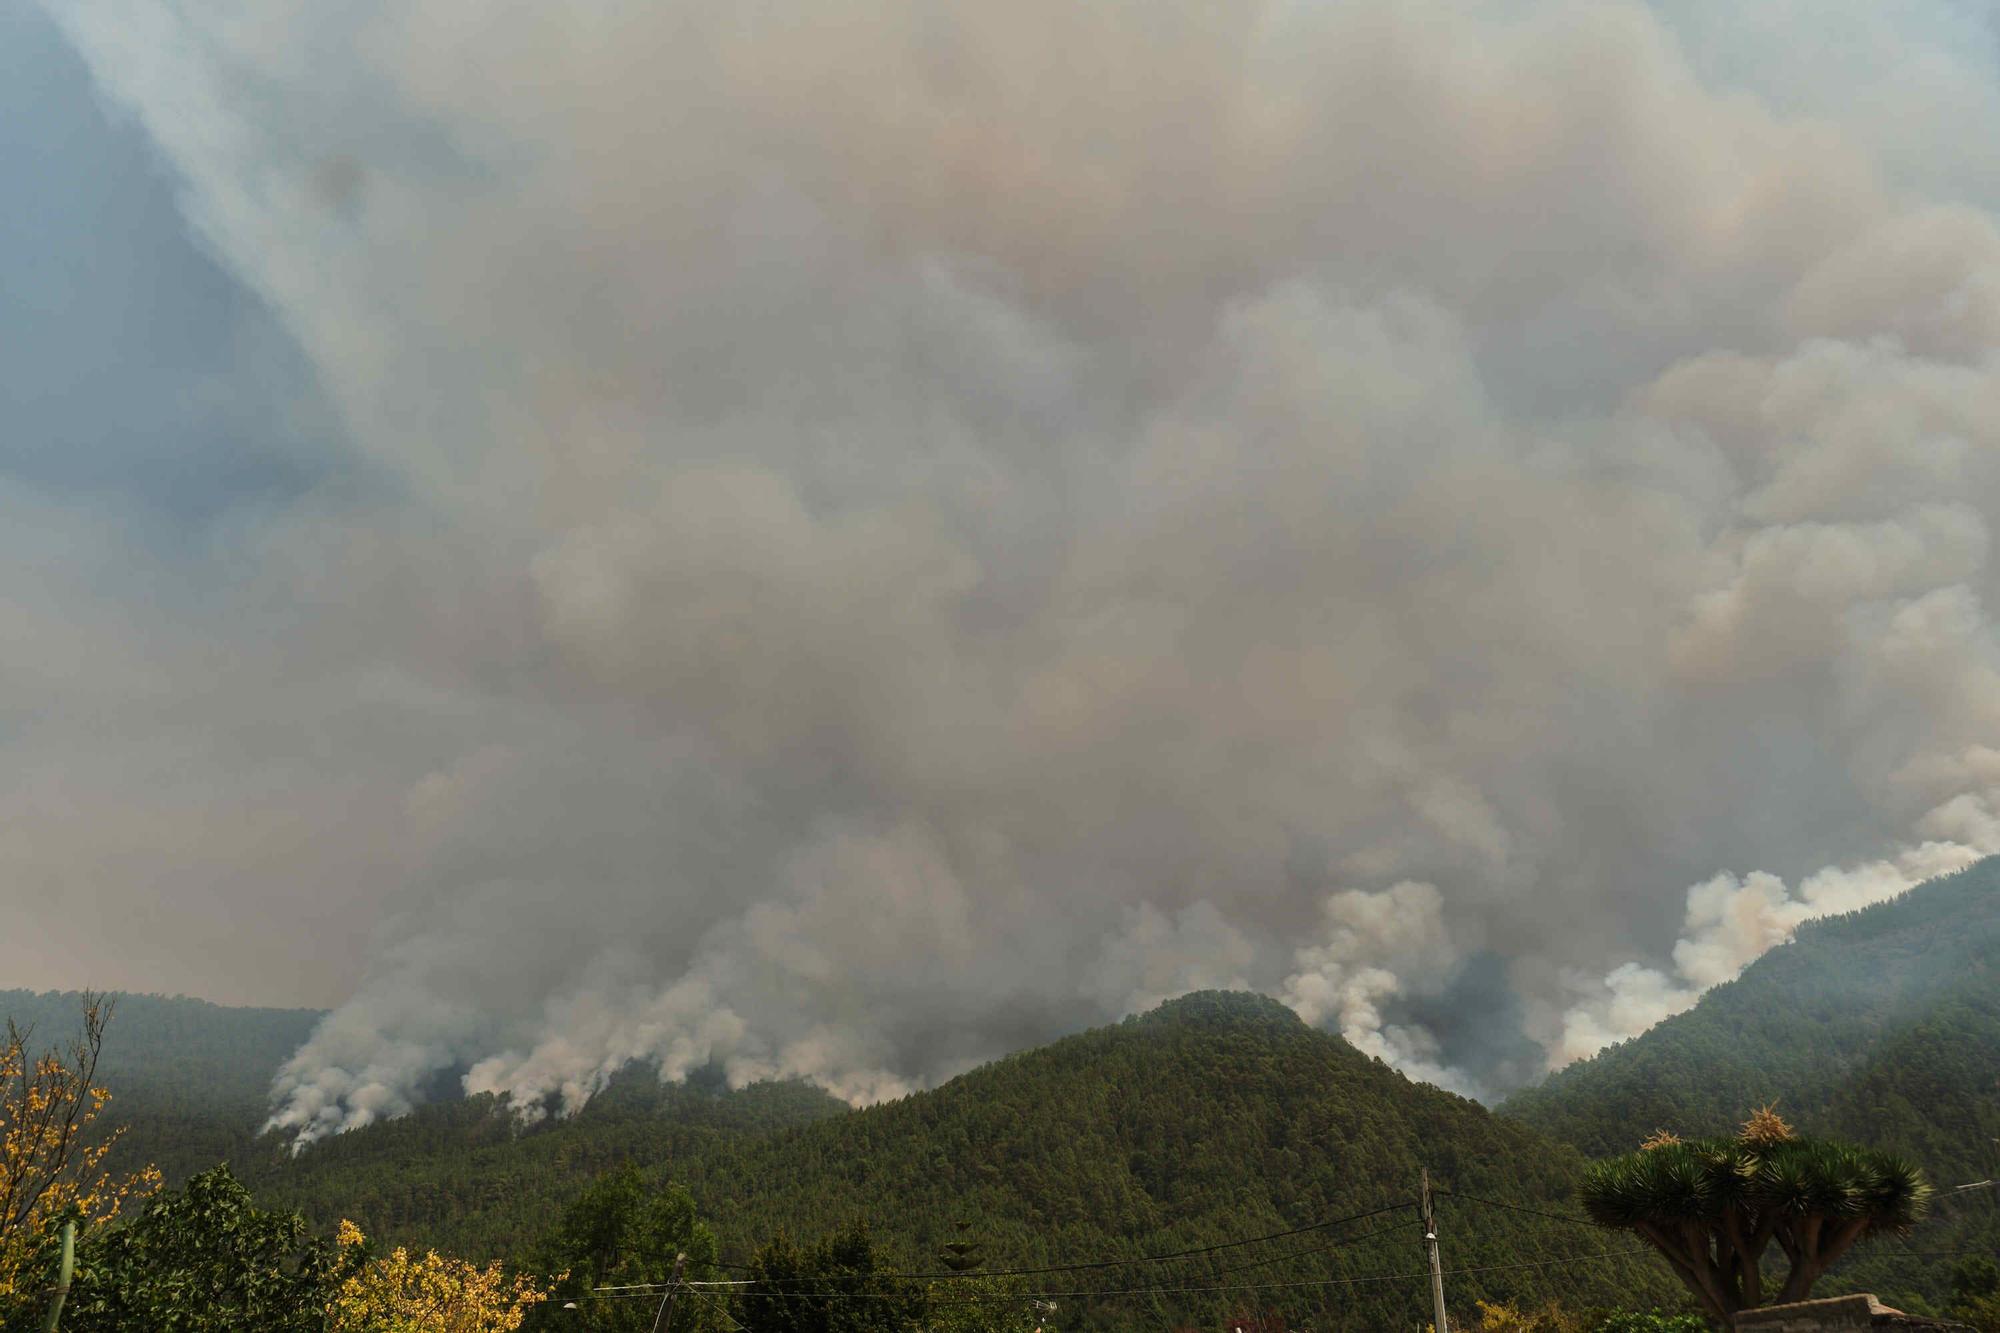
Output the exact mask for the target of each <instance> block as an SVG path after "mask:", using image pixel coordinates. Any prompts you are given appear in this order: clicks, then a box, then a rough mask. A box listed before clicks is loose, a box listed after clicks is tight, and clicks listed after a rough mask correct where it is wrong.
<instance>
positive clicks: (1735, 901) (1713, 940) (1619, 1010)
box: [1549, 842, 1995, 1068]
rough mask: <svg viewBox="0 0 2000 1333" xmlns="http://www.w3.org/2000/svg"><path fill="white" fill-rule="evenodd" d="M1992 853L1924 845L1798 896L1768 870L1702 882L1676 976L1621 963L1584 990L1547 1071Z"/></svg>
mask: <svg viewBox="0 0 2000 1333" xmlns="http://www.w3.org/2000/svg"><path fill="white" fill-rule="evenodd" d="M1994 849H1995V848H1994V845H1991V844H1989V845H1988V846H1987V847H1986V848H1985V849H1983V850H1980V849H1975V848H1972V847H1966V846H1962V845H1960V844H1957V843H1945V842H1927V843H1923V844H1922V845H1920V846H1916V847H1910V848H1905V849H1904V850H1903V851H1902V852H1901V853H1899V854H1898V855H1897V856H1896V857H1895V858H1893V859H1891V860H1882V861H1870V862H1867V863H1865V864H1863V865H1858V866H1853V867H1848V868H1839V867H1834V866H1828V867H1826V868H1825V869H1822V870H1817V871H1815V872H1813V873H1812V874H1810V875H1808V876H1806V877H1805V879H1803V880H1801V881H1800V883H1799V886H1798V890H1797V892H1796V893H1795V892H1793V891H1792V890H1790V889H1788V888H1787V887H1786V886H1785V882H1784V881H1783V880H1781V879H1779V878H1778V877H1777V876H1776V875H1771V874H1766V873H1764V872H1762V871H1755V872H1753V873H1751V874H1748V875H1745V876H1743V877H1742V878H1741V879H1738V878H1737V877H1736V876H1734V875H1731V874H1727V873H1725V874H1720V875H1717V876H1715V877H1714V878H1713V879H1710V880H1707V881H1705V882H1703V883H1700V884H1697V885H1695V886H1694V887H1693V888H1691V889H1689V890H1688V891H1687V919H1686V922H1685V925H1684V928H1683V929H1684V933H1683V934H1682V936H1681V938H1680V939H1679V940H1677V941H1675V943H1674V949H1673V958H1674V967H1673V972H1672V974H1671V975H1669V974H1668V973H1666V972H1664V971H1661V970H1659V969H1656V968H1651V967H1646V966H1643V965H1641V964H1639V963H1621V964H1619V965H1618V966H1617V967H1615V968H1613V969H1612V970H1611V971H1610V972H1609V973H1607V974H1606V975H1605V977H1604V979H1603V981H1602V983H1600V984H1599V985H1597V986H1588V987H1586V989H1588V990H1590V991H1592V992H1594V993H1593V994H1592V995H1591V997H1590V998H1589V999H1588V1000H1587V1001H1586V1002H1584V1003H1581V1004H1578V1005H1576V1006H1574V1007H1573V1008H1571V1009H1570V1010H1569V1012H1568V1013H1566V1014H1565V1015H1564V1016H1563V1026H1562V1036H1561V1039H1560V1041H1559V1042H1558V1043H1557V1044H1556V1045H1555V1046H1554V1047H1553V1048H1552V1049H1551V1050H1550V1052H1549V1055H1550V1060H1549V1065H1550V1068H1560V1067H1561V1066H1562V1065H1565V1064H1567V1063H1569V1062H1570V1061H1571V1060H1580V1059H1582V1058H1584V1057H1585V1056H1589V1055H1594V1054H1596V1053H1597V1052H1598V1051H1599V1050H1601V1049H1603V1048H1604V1047H1606V1046H1608V1045H1610V1044H1611V1043H1613V1042H1617V1041H1623V1040H1625V1039H1626V1038H1627V1037H1636V1036H1638V1035H1639V1034H1640V1033H1641V1032H1644V1031H1645V1030H1646V1029H1647V1028H1649V1027H1651V1026H1653V1024H1655V1023H1657V1022H1659V1021H1660V1020H1661V1019H1663V1018H1669V1017H1672V1016H1673V1015H1674V1014H1677V1013H1680V1012H1681V1011H1682V1010H1684V1009H1686V1008H1688V1007H1689V1006H1690V1005H1692V1004H1693V1003H1694V1002H1695V1001H1696V1000H1698V999H1700V998H1701V995H1702V992H1704V991H1706V990H1708V989H1709V988H1710V987H1712V986H1720V985H1721V984H1722V983H1723V982H1725V981H1734V980H1735V979H1736V978H1737V977H1738V976H1739V975H1740V974H1741V973H1742V971H1743V969H1744V968H1746V967H1748V966H1749V965H1750V964H1751V963H1753V962H1755V961H1756V960H1757V959H1758V958H1760V957H1762V956H1763V955H1764V954H1765V953H1767V952H1768V951H1769V950H1771V949H1773V948H1775V947H1776V946H1778V945H1780V944H1783V943H1784V942H1785V941H1787V940H1789V939H1791V937H1792V935H1793V933H1794V932H1796V931H1797V930H1798V928H1799V927H1800V926H1801V925H1803V924H1804V923H1805V922H1807V921H1810V920H1812V919H1814V918H1815V917H1822V916H1836V915H1839V914H1840V913H1843V912H1853V911H1858V910H1859V909H1861V908H1863V907H1869V906H1872V905H1873V904H1875V903H1879V902H1886V901H1887V900H1889V899H1890V898H1893V897H1895V896H1896V895H1897V894H1900V893H1904V892H1906V891H1908V890H1909V889H1910V888H1912V887H1914V886H1915V885H1917V884H1920V883H1922V882H1923V881H1924V880H1927V879H1932V878H1935V877H1936V876H1938V875H1948V874H1951V873H1952V872H1953V871H1957V870H1963V869H1964V868H1965V867H1967V866H1969V865H1971V864H1972V863H1973V862H1974V861H1976V860H1978V859H1979V858H1980V856H1982V855H1984V854H1987V853H1990V852H1991V851H1992V850H1994Z"/></svg>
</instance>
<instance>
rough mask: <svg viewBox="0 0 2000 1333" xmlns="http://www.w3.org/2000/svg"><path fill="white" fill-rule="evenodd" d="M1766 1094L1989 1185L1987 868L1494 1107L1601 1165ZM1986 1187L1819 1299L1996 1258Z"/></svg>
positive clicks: (1939, 1277)
mask: <svg viewBox="0 0 2000 1333" xmlns="http://www.w3.org/2000/svg"><path fill="white" fill-rule="evenodd" d="M1773 1099H1776V1100H1777V1101H1778V1102H1779V1105H1780V1108H1781V1110H1782V1111H1783V1112H1784V1114H1785V1115H1786V1116H1787V1117H1788V1118H1789V1119H1791V1120H1792V1121H1793V1122H1794V1123H1795V1124H1798V1125H1800V1126H1801V1127H1802V1128H1805V1129H1808V1130H1810V1131H1811V1132H1813V1133H1815V1134H1825V1135H1832V1136H1836V1137H1842V1138H1852V1139H1856V1140H1859V1141H1861V1142H1864V1143H1870V1144H1874V1145H1877V1146H1881V1147H1890V1148H1895V1149H1897V1150H1899V1151H1902V1152H1905V1153H1907V1154H1909V1155H1910V1156H1912V1157H1914V1158H1915V1159H1916V1160H1917V1161H1918V1162H1920V1163H1921V1164H1922V1165H1923V1166H1924V1167H1925V1169H1926V1170H1927V1171H1928V1172H1929V1174H1930V1176H1931V1178H1932V1179H1933V1180H1934V1181H1936V1182H1937V1183H1938V1184H1940V1185H1942V1186H1947V1187H1949V1186H1951V1185H1955V1184H1962V1183H1966V1182H1971V1181H1979V1180H1985V1179H1988V1178H1991V1177H1995V1176H2000V858H1989V859H1987V860H1985V861H1982V862H1980V863H1979V864H1977V865H1974V866H1972V867H1970V868H1968V869H1966V870H1964V871H1961V872H1960V873H1958V874H1956V875H1950V876H1946V877H1944V878H1941V879H1936V880H1931V881H1929V882H1928V883H1925V884H1921V885H1919V886H1917V887H1916V888H1914V889H1912V890H1910V891H1909V892H1908V893H1906V894H1904V895H1902V896H1901V897H1899V898H1896V899H1894V900H1892V901H1890V902H1886V903H1881V904H1879V905H1877V906H1874V907H1870V908H1867V909H1865V910H1863V911H1859V912H1853V913H1849V914H1847V915H1844V916H1839V917H1830V918H1827V919H1824V920H1821V921H1817V922H1810V923H1808V924H1807V925H1805V926H1803V927H1801V928H1800V930H1799V932H1798V937H1797V939H1796V940H1795V941H1793V942H1792V943H1790V944H1787V945H1784V946H1781V947H1780V948H1777V949H1773V950H1772V951H1771V952H1770V953H1768V954H1766V955H1764V957H1762V958H1760V959H1758V960H1757V961H1756V962H1755V963H1752V964H1751V965H1750V966H1749V967H1748V968H1747V969H1745V970H1744V973H1743V975H1742V976H1741V977H1739V978H1738V979H1737V980H1735V981H1733V982H1730V983H1729V984H1728V985H1724V986H1718V987H1716V988H1715V989H1714V990H1712V991H1710V992H1709V993H1708V994H1707V995H1706V996H1704V997H1703V998H1702V1000H1701V1002H1700V1003H1699V1004H1697V1005H1696V1006H1695V1007H1694V1008H1693V1009H1690V1010H1689V1011H1687V1012H1686V1013H1684V1014H1680V1015H1677V1016H1676V1017H1674V1018H1670V1019H1668V1020H1667V1021H1666V1022H1664V1023H1661V1024H1660V1025H1658V1026H1657V1027H1655V1028H1653V1029H1652V1030H1651V1031H1649V1032H1647V1033H1645V1034H1644V1035H1642V1036H1640V1037H1637V1038H1634V1039H1633V1040H1631V1041H1627V1042H1623V1043H1620V1044H1619V1045H1617V1046H1613V1047H1611V1048H1609V1049H1607V1050H1605V1051H1603V1052H1601V1053H1600V1054H1598V1055H1597V1056H1595V1057H1593V1058H1592V1059H1589V1060H1585V1061H1582V1062H1580V1063H1578V1064H1575V1065H1572V1066H1570V1067H1569V1068H1567V1069H1564V1070H1562V1071H1560V1072H1558V1073H1556V1074H1553V1075H1551V1076H1550V1077H1549V1079H1548V1080H1547V1081H1546V1082H1545V1083H1543V1084H1541V1085H1540V1086H1539V1087H1536V1088H1533V1089H1529V1090H1526V1091H1523V1092H1520V1093H1517V1094H1516V1095H1515V1096H1513V1097H1512V1098H1510V1099H1509V1100H1508V1101H1507V1103H1506V1104H1505V1106H1504V1107H1503V1108H1502V1109H1503V1113H1505V1114H1507V1115H1510V1116H1513V1117H1516V1118H1518V1119H1520V1120H1522V1121H1524V1122H1526V1123H1527V1124H1529V1125H1532V1126H1534V1127H1535V1128H1537V1129H1540V1130H1542V1131H1544V1132H1546V1133H1548V1134H1550V1135H1552V1136H1554V1137H1557V1138H1561V1139H1565V1140H1567V1141H1568V1142H1570V1143H1574V1144H1576V1145H1577V1146H1578V1147H1580V1148H1582V1149H1583V1150H1584V1151H1585V1152H1586V1153H1589V1154H1591V1155H1593V1156H1598V1155H1605V1154H1609V1153H1614V1152H1623V1151H1627V1150H1629V1149H1630V1148H1632V1147H1633V1146H1634V1145H1636V1144H1637V1142H1638V1141H1639V1140H1640V1139H1641V1138H1643V1137H1644V1136H1645V1135H1646V1134H1647V1133H1648V1132H1650V1131H1651V1130H1653V1129H1654V1128H1656V1127H1664V1128H1668V1129H1671V1130H1673V1131H1675V1132H1676V1133H1679V1134H1681V1135H1684V1136H1691V1135H1698V1134H1701V1135H1705V1134H1717V1133H1723V1132H1726V1131H1727V1130H1729V1129H1730V1128H1731V1127H1732V1126H1733V1125H1734V1124H1735V1123H1736V1122H1737V1121H1739V1120H1741V1119H1742V1117H1743V1115H1744V1114H1745V1112H1746V1111H1747V1110H1749V1109H1750V1108H1752V1107H1754V1106H1757V1105H1761V1104H1762V1103H1764V1102H1767V1101H1771V1100H1773ZM1996 1193H2000V1191H1995V1190H1990V1189H1989V1190H1974V1191H1969V1192H1967V1193H1965V1194H1964V1195H1962V1196H1960V1197H1959V1198H1956V1199H1951V1200H1946V1201H1944V1202H1942V1203H1941V1204H1940V1206H1939V1207H1938V1208H1937V1209H1936V1218H1935V1220H1934V1221H1932V1222H1931V1223H1928V1224H1926V1225H1925V1227H1923V1228H1922V1229H1920V1230H1919V1231H1918V1232H1917V1233H1915V1235H1913V1237H1912V1238H1911V1240H1910V1242H1909V1246H1908V1247H1907V1248H1906V1249H1903V1250H1899V1249H1898V1248H1897V1247H1896V1246H1878V1247H1874V1248H1872V1249H1870V1250H1867V1251H1865V1252H1863V1253H1861V1254H1858V1255H1857V1257H1856V1258H1855V1260H1854V1261H1853V1262H1852V1263H1851V1264H1850V1265H1849V1266H1848V1267H1847V1268H1846V1269H1845V1270H1844V1271H1842V1272H1840V1273H1837V1274H1836V1275H1835V1277H1836V1278H1837V1279H1838V1281H1837V1282H1836V1281H1834V1280H1832V1279H1830V1280H1829V1284H1828V1290H1836V1289H1838V1288H1839V1287H1840V1286H1843V1285H1844V1286H1848V1287H1853V1288H1872V1289H1875V1290H1877V1291H1879V1292H1881V1293H1882V1294H1883V1295H1884V1296H1885V1297H1888V1296H1890V1295H1891V1294H1892V1293H1897V1294H1904V1295H1908V1294H1911V1293H1915V1294H1918V1295H1923V1294H1927V1293H1930V1294H1934V1293H1936V1292H1938V1291H1941V1290H1942V1289H1943V1284H1944V1281H1945V1277H1944V1275H1945V1273H1946V1272H1948V1270H1949V1269H1950V1268H1951V1267H1952V1265H1953V1264H1954V1262H1955V1261H1956V1259H1957V1258H1958V1257H1960V1256H1958V1255H1956V1254H1954V1253H1949V1252H1951V1251H1957V1250H1976V1251H1984V1252H1986V1253H1989V1254H1990V1253H1993V1252H1995V1250H1996V1248H2000V1246H1996V1242H2000V1199H1996V1197H1995V1196H1996ZM1909 1250H1915V1251H1918V1252H1920V1255H1921V1257H1919V1256H1918V1255H1912V1254H1910V1253H1909V1252H1908V1251H1909Z"/></svg>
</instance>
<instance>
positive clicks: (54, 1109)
mask: <svg viewBox="0 0 2000 1333" xmlns="http://www.w3.org/2000/svg"><path fill="white" fill-rule="evenodd" d="M110 1019H111V1006H110V1005H109V1004H108V1003H106V1002H103V1001H101V1000H97V999H90V1000H88V1001H86V1002H85V1005H84V1012H83V1032H82V1034H81V1035H80V1036H79V1037H77V1039H76V1040H74V1041H73V1042H71V1043H70V1045H69V1046H68V1048H67V1049H64V1050H50V1051H45V1052H43V1053H41V1054H40V1055H31V1054H30V1053H29V1050H28V1040H29V1035H28V1034H27V1033H25V1032H22V1031H21V1030H20V1029H19V1028H18V1027H16V1026H15V1025H14V1024H13V1022H12V1021H11V1020H10V1021H9V1022H8V1024H7V1036H6V1039H5V1041H4V1042H0V1300H4V1299H5V1298H6V1297H8V1296H11V1295H13V1294H14V1293H15V1291H16V1288H17V1287H18V1285H19V1283H20V1279H21V1267H22V1265H23V1263H25V1262H26V1260H27V1259H28V1257H29V1255H30V1253H31V1252H32V1250H33V1248H34V1246H35V1244H36V1242H37V1241H38V1240H39V1238H40V1237H41V1234H42V1231H43V1230H44V1228H45V1226H46V1225H47V1224H48V1222H49V1221H50V1220H51V1219H54V1218H59V1217H63V1216H65V1215H74V1216H75V1217H76V1218H77V1219H78V1221H79V1222H80V1224H81V1225H83V1226H85V1227H92V1226H101V1225H103V1224H104V1223H106V1222H109V1221H110V1220H111V1219H112V1218H114V1217H116V1216H117V1215H118V1210H119V1209H120V1208H122V1207H124V1205H125V1203H126V1201H127V1200H128V1199H132V1198H134V1197H137V1196H140V1195H144V1194H146V1193H149V1192H150V1191H152V1190H153V1189H154V1188H156V1187H157V1186H158V1185H159V1183H160V1173H159V1172H158V1171H156V1170H155V1169H153V1168H152V1167H150V1166H149V1167H146V1168H145V1169H144V1170H141V1171H135V1172H133V1173H132V1174H130V1175H127V1176H123V1177H114V1176H113V1175H112V1174H111V1173H110V1172H108V1171H105V1170H104V1169H103V1165H104V1158H105V1155H106V1154H107V1153H109V1152H110V1151H111V1147H112V1145H113V1144H115V1143H116V1142H117V1141H118V1137H119V1135H120V1134H121V1133H122V1132H123V1131H122V1130H114V1131H113V1132H111V1133H110V1134H105V1135H94V1134H93V1133H92V1132H91V1128H92V1125H93V1124H94V1123H95V1121H96V1120H97V1117H98V1115H99V1114H100V1113H102V1111H103V1110H104V1105H105V1103H106V1102H108V1101H110V1100H111V1094H110V1093H109V1092H107V1091H106V1090H105V1089H103V1088H101V1087H98V1086H97V1085H96V1081H95V1080H96V1074H97V1054H98V1051H99V1049H100V1048H101V1047H102V1046H103V1042H104V1028H105V1024H106V1023H108V1022H109V1021H110Z"/></svg>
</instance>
